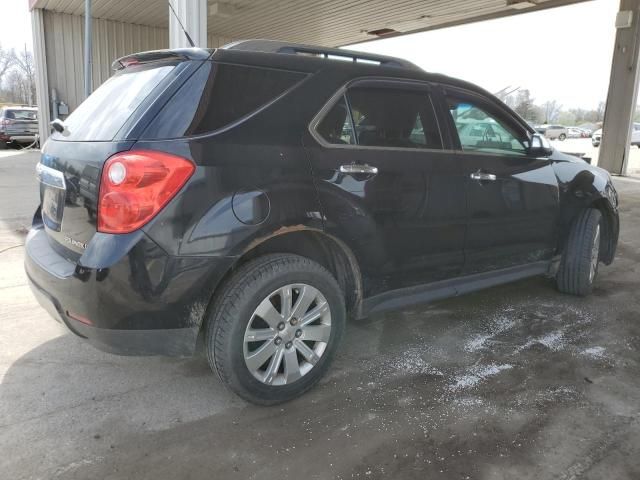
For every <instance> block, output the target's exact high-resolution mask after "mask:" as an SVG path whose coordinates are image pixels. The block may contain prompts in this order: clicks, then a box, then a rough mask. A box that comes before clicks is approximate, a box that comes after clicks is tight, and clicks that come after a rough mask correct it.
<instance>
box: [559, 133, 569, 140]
mask: <svg viewBox="0 0 640 480" xmlns="http://www.w3.org/2000/svg"><path fill="white" fill-rule="evenodd" d="M566 139H567V136H566V135H565V134H564V133H561V134H560V136H559V137H558V140H560V141H561V142H564V141H565V140H566Z"/></svg>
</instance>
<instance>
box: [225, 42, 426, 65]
mask: <svg viewBox="0 0 640 480" xmlns="http://www.w3.org/2000/svg"><path fill="white" fill-rule="evenodd" d="M220 48H223V49H225V50H243V51H248V52H264V53H288V54H294V55H296V54H297V55H311V56H316V57H321V58H328V59H333V60H347V61H352V62H355V63H358V62H361V63H374V64H377V65H383V66H385V67H400V68H409V69H411V70H420V67H418V66H417V65H415V64H413V63H411V62H409V61H407V60H404V59H402V58H396V57H387V56H386V55H376V54H373V53H366V52H356V51H354V50H343V49H342V48H328V47H319V46H313V45H304V44H300V43H288V42H281V41H278V40H240V41H237V42H232V43H228V44H226V45H224V46H222V47H220Z"/></svg>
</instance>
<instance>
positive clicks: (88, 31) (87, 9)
mask: <svg viewBox="0 0 640 480" xmlns="http://www.w3.org/2000/svg"><path fill="white" fill-rule="evenodd" d="M92 49H93V19H92V18H91V0H85V2H84V98H87V97H88V96H89V95H91V91H92V90H93V84H92V79H91V74H92V68H93V58H92Z"/></svg>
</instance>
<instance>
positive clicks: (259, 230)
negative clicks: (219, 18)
mask: <svg viewBox="0 0 640 480" xmlns="http://www.w3.org/2000/svg"><path fill="white" fill-rule="evenodd" d="M114 68H115V69H116V70H117V73H116V74H115V75H114V76H113V77H112V78H111V79H110V80H109V81H107V82H106V83H105V84H104V85H103V86H101V87H100V88H99V89H98V90H96V92H95V93H94V94H93V95H91V96H90V97H89V98H88V99H87V100H86V101H85V102H84V103H83V104H82V105H80V106H79V107H78V109H77V110H76V111H75V112H73V113H72V115H70V116H69V118H68V119H67V120H66V122H64V123H63V122H61V121H55V122H54V125H53V126H54V128H55V130H57V132H55V133H54V134H53V135H52V137H51V138H50V139H49V141H48V142H47V143H46V145H45V146H44V148H43V153H42V159H41V162H40V163H39V164H38V174H39V177H40V189H41V206H40V208H39V209H38V210H37V212H36V214H35V217H34V222H33V228H32V230H31V232H30V233H29V236H28V239H27V244H26V252H27V253H26V271H27V274H28V277H29V280H30V282H31V285H32V287H33V291H34V292H35V294H36V296H37V297H38V299H39V301H40V303H41V304H42V305H43V306H44V307H45V308H46V309H47V310H48V311H49V312H50V313H51V315H52V316H53V317H55V318H56V319H58V320H59V321H61V322H64V324H66V325H67V327H68V328H69V329H70V330H71V331H72V332H74V333H75V334H77V335H78V336H80V337H83V338H86V339H87V340H88V341H89V342H91V343H92V344H94V345H95V346H97V347H98V348H101V349H104V350H107V351H110V352H114V353H119V354H125V355H149V354H166V355H189V354H192V353H193V352H194V349H195V346H196V342H197V339H198V337H199V336H202V337H203V339H204V343H205V348H206V351H207V354H208V359H209V362H210V364H211V367H212V368H213V369H214V370H215V371H217V372H218V374H219V375H220V377H221V378H222V380H223V381H224V382H225V383H226V384H228V385H229V386H230V387H231V388H232V389H233V390H234V391H235V392H237V393H238V394H239V395H241V396H242V397H244V398H245V399H247V400H249V401H252V402H255V403H260V404H274V403H277V402H281V401H285V400H288V399H291V398H293V397H294V396H296V395H299V394H301V393H302V392H304V391H306V390H307V389H309V388H310V387H311V386H312V385H314V384H315V383H316V382H317V381H318V380H319V378H320V377H321V376H322V375H323V374H324V372H325V371H326V370H327V368H328V367H329V363H330V362H331V359H332V358H333V357H334V355H335V353H336V349H337V347H338V343H339V341H340V338H341V336H342V333H343V330H344V328H345V321H346V319H347V318H348V317H351V318H359V317H364V316H367V315H371V314H373V313H378V312H382V311H384V310H389V309H397V308H403V307H406V306H408V305H412V304H417V303H422V302H427V301H430V300H434V299H440V298H444V297H449V296H453V295H458V294H462V293H466V292H470V291H473V290H478V289H481V288H485V287H489V286H493V285H498V284H502V283H505V282H510V281H513V280H517V279H521V278H525V277H529V276H533V275H549V276H552V277H555V278H556V280H557V284H558V288H559V290H560V291H562V292H567V293H573V294H577V295H585V294H588V293H589V292H590V290H591V288H592V285H593V282H594V278H595V276H596V273H597V268H598V263H599V262H604V263H606V264H608V263H610V262H611V261H612V260H613V257H614V253H615V249H616V244H617V239H618V230H619V224H618V210H617V205H618V200H617V194H616V191H615V189H614V187H613V185H612V182H611V178H610V177H609V175H608V174H607V172H605V171H604V170H602V169H600V168H597V167H593V166H590V165H588V164H587V163H585V162H584V161H582V160H580V159H578V158H576V157H572V156H567V155H564V154H562V153H559V152H557V151H554V150H552V149H551V147H549V144H548V143H547V141H546V140H545V139H544V138H543V137H541V136H540V135H538V134H536V132H535V131H534V130H533V129H532V128H531V127H530V126H529V125H528V124H527V123H526V122H525V121H524V120H522V119H521V118H520V117H519V116H518V115H517V114H515V113H514V112H513V111H512V110H510V109H509V108H508V107H506V106H505V105H504V104H503V103H501V102H500V101H498V100H497V99H496V98H495V97H494V96H492V95H491V94H489V93H487V92H486V91H484V90H482V89H480V88H478V87H476V86H474V85H472V84H469V83H466V82H463V81H460V80H456V79H453V78H449V77H446V76H442V75H435V74H430V73H426V72H424V71H422V70H421V69H419V68H417V67H416V66H414V65H413V64H411V63H409V62H406V61H403V60H401V59H396V58H390V57H383V56H374V55H368V54H362V53H358V52H351V51H346V50H331V49H322V48H318V47H309V46H304V45H291V44H284V43H280V42H270V41H246V42H239V43H236V44H232V45H229V46H227V47H226V48H219V49H216V50H204V49H187V50H171V51H157V52H147V53H141V54H136V55H131V56H128V57H125V58H122V59H120V60H118V61H116V62H115V64H114ZM71 191H73V194H71V193H70V192H71Z"/></svg>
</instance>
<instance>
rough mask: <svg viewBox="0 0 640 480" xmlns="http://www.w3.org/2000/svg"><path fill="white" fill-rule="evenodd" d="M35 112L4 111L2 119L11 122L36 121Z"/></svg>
mask: <svg viewBox="0 0 640 480" xmlns="http://www.w3.org/2000/svg"><path fill="white" fill-rule="evenodd" d="M36 113H37V112H36V111H35V110H13V109H12V110H5V112H4V118H8V119H11V120H37V116H36Z"/></svg>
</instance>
